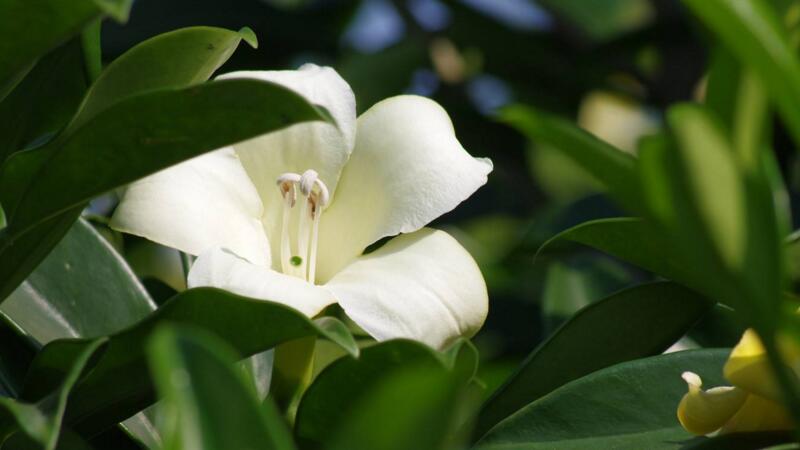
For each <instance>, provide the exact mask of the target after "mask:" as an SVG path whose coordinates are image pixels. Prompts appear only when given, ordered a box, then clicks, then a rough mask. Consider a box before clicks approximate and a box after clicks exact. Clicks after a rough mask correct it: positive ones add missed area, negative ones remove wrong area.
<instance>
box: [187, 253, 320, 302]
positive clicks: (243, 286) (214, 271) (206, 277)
mask: <svg viewBox="0 0 800 450" xmlns="http://www.w3.org/2000/svg"><path fill="white" fill-rule="evenodd" d="M188 285H189V287H190V288H192V287H201V286H210V287H216V288H220V289H225V290H228V291H231V292H233V293H235V294H239V295H243V296H246V297H252V298H258V299H262V300H269V301H271V302H276V303H282V304H284V305H287V306H291V307H292V308H294V309H297V310H298V311H300V312H302V313H303V314H305V315H306V316H308V317H313V316H315V315H317V314H318V313H319V312H320V311H322V309H323V308H325V307H326V306H328V305H330V304H333V303H335V300H334V298H333V296H332V295H331V294H330V293H329V292H328V291H327V290H325V289H323V288H321V287H319V286H314V285H312V284H311V283H307V282H306V281H304V280H301V279H300V278H295V277H291V276H289V275H284V274H282V273H279V272H276V271H274V270H272V269H270V268H269V267H265V266H259V265H255V264H251V263H249V262H248V261H246V260H244V259H242V258H239V257H237V256H236V255H234V254H232V253H230V252H228V251H225V250H223V249H214V250H211V251H209V252H206V253H203V254H202V255H200V257H198V258H197V260H196V261H195V262H194V264H193V265H192V269H191V270H190V271H189V278H188Z"/></svg>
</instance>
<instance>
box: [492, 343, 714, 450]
mask: <svg viewBox="0 0 800 450" xmlns="http://www.w3.org/2000/svg"><path fill="white" fill-rule="evenodd" d="M728 353H729V350H690V351H684V352H678V353H670V354H667V355H660V356H653V357H650V358H645V359H639V360H635V361H630V362H625V363H622V364H618V365H615V366H612V367H609V368H606V369H603V370H601V371H598V372H595V373H592V374H591V375H587V376H585V377H583V378H580V379H577V380H575V381H573V382H571V383H568V384H566V385H564V386H562V387H560V388H558V389H556V390H555V391H553V392H551V393H550V394H548V395H546V396H544V397H542V398H540V399H539V400H537V401H535V402H533V403H530V404H529V405H527V406H525V407H524V408H523V409H521V410H519V411H518V412H516V413H515V414H513V415H512V416H510V417H508V418H507V419H505V420H503V421H502V422H500V423H499V424H498V425H497V426H495V427H494V428H492V430H490V431H489V433H488V434H487V435H486V436H485V437H484V438H483V439H482V440H481V441H480V442H479V443H478V445H477V446H476V448H477V449H480V450H494V449H497V450H499V449H508V448H519V449H523V448H524V449H526V450H533V449H548V450H555V449H571V450H577V449H597V448H615V449H643V448H646V449H654V450H655V449H672V448H675V449H678V448H683V446H684V445H687V444H693V443H696V442H698V441H702V440H704V439H706V438H700V437H695V436H692V435H691V434H689V433H688V432H687V431H685V430H684V429H683V428H682V427H681V426H680V424H679V423H678V419H677V417H676V411H677V406H678V402H679V401H680V399H681V397H683V395H684V394H685V393H686V382H684V381H683V379H681V373H682V372H684V371H687V370H689V371H692V372H695V373H697V374H698V375H700V376H701V377H702V379H703V382H704V383H705V384H706V385H707V386H709V387H710V386H720V385H724V384H725V381H724V379H723V378H722V366H723V364H724V362H725V359H726V358H727V356H728Z"/></svg>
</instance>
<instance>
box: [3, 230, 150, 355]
mask: <svg viewBox="0 0 800 450" xmlns="http://www.w3.org/2000/svg"><path fill="white" fill-rule="evenodd" d="M155 309H156V305H155V303H154V302H153V301H152V300H151V299H150V296H149V295H148V294H147V291H145V289H144V287H143V286H142V285H141V283H139V281H138V279H137V278H136V275H134V273H133V272H132V271H131V269H130V268H129V267H128V266H127V264H126V263H125V261H124V260H123V259H122V257H121V256H120V255H119V254H118V253H117V252H116V251H115V250H114V249H113V248H112V247H111V245H110V244H109V243H108V242H107V241H106V240H105V239H104V238H103V237H102V236H101V235H100V234H99V233H97V232H96V231H95V230H94V228H93V227H92V226H91V225H90V224H89V223H87V222H86V221H84V220H83V219H81V220H78V221H77V222H76V223H75V224H74V225H73V226H72V228H71V229H70V231H69V233H67V235H66V237H65V238H64V239H63V240H62V241H61V242H60V243H59V244H58V245H57V246H56V247H55V249H53V251H52V252H51V253H50V255H48V256H47V258H45V260H44V261H43V262H42V264H41V265H40V266H39V267H38V268H37V269H36V270H35V271H34V272H33V273H32V274H31V275H30V276H29V277H28V279H27V280H26V281H25V282H24V283H23V284H22V285H21V286H20V287H19V288H18V289H17V290H16V291H14V293H13V294H11V296H10V297H9V298H8V300H7V301H5V302H4V303H3V304H2V306H0V312H2V314H3V315H5V316H6V317H7V318H9V319H10V320H11V321H13V322H14V323H15V324H17V326H19V327H20V328H22V329H23V330H25V332H26V333H28V334H29V335H31V336H32V337H33V338H34V339H36V341H38V342H39V343H41V344H46V343H48V342H50V341H52V340H54V339H59V338H67V337H83V338H92V337H96V336H106V335H109V334H112V333H116V332H119V331H121V330H122V329H124V328H126V327H128V326H130V325H133V324H134V323H136V322H138V321H139V320H142V319H144V318H145V317H147V315H148V314H150V313H151V312H153V311H154V310H155Z"/></svg>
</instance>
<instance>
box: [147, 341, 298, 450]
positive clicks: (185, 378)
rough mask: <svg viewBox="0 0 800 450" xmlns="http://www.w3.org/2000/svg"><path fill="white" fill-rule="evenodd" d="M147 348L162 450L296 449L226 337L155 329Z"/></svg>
mask: <svg viewBox="0 0 800 450" xmlns="http://www.w3.org/2000/svg"><path fill="white" fill-rule="evenodd" d="M148 348H149V351H148V356H149V358H148V359H149V361H150V367H151V369H152V372H153V377H154V379H155V383H156V386H157V388H158V391H159V393H160V394H161V398H162V405H163V406H162V413H163V417H162V419H163V422H162V423H163V424H165V426H164V427H163V428H162V430H161V432H162V436H163V439H164V445H163V448H164V449H165V450H182V449H188V448H191V449H196V450H227V449H258V448H269V449H274V450H293V449H294V448H295V447H294V444H293V443H292V440H291V435H290V433H289V430H288V429H287V428H286V424H285V423H284V422H283V419H282V418H281V417H280V415H279V414H278V413H277V410H275V409H274V407H269V406H267V407H262V406H261V405H260V404H259V403H260V402H259V400H258V399H257V398H256V392H255V388H254V387H253V385H252V384H250V383H249V382H248V380H247V377H246V376H245V374H244V372H243V371H241V370H236V369H237V368H236V367H235V366H234V365H233V362H234V361H236V360H237V359H238V357H239V355H237V354H236V351H235V350H233V349H232V348H230V347H229V346H228V345H227V344H225V342H223V341H220V340H219V339H217V338H215V337H214V336H211V335H207V334H205V333H200V332H198V331H196V330H192V329H190V328H160V329H159V330H158V331H157V332H156V333H155V334H154V335H153V337H152V338H151V340H150V342H149V345H148ZM270 402H271V400H269V399H268V400H267V403H268V405H269V403H270Z"/></svg>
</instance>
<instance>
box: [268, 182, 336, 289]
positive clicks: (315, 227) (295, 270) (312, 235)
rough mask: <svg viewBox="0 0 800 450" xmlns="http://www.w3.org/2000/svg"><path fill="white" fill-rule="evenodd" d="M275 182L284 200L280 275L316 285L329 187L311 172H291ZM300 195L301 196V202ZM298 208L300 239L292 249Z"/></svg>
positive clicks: (298, 235)
mask: <svg viewBox="0 0 800 450" xmlns="http://www.w3.org/2000/svg"><path fill="white" fill-rule="evenodd" d="M276 182H277V184H278V189H279V190H280V192H281V196H282V197H283V208H282V209H283V214H282V220H281V271H282V272H283V273H285V274H287V275H291V276H295V277H298V278H302V279H304V280H306V281H308V282H310V283H313V282H314V279H315V276H316V266H317V236H318V235H319V221H320V217H321V216H322V210H323V209H325V207H326V206H327V205H328V200H329V198H330V196H329V193H328V187H327V186H325V183H323V182H322V180H320V179H319V174H317V172H316V171H314V170H311V169H309V170H306V171H305V172H303V174H302V175H299V174H296V173H291V172H289V173H284V174H283V175H281V176H279V177H278V179H277V181H276ZM298 191H299V192H300V195H301V196H302V199H300V201H299V202H298V198H297V192H298ZM298 203H299V204H298ZM295 205H298V206H299V207H300V208H301V209H300V218H299V221H298V227H297V234H296V236H297V239H296V242H294V245H292V242H291V234H290V232H289V226H290V219H291V212H292V209H293V208H294V207H295ZM293 247H294V248H293Z"/></svg>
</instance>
